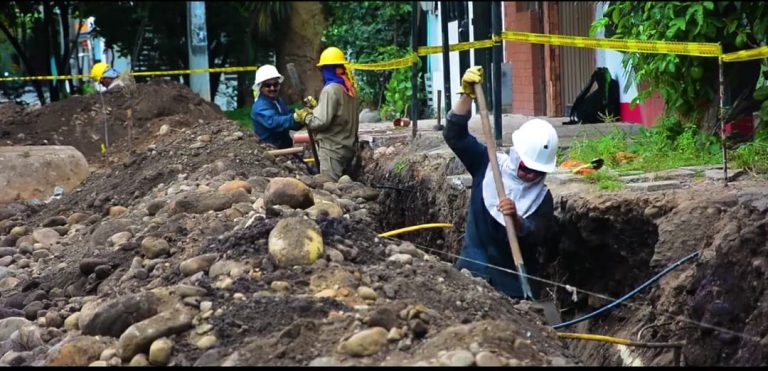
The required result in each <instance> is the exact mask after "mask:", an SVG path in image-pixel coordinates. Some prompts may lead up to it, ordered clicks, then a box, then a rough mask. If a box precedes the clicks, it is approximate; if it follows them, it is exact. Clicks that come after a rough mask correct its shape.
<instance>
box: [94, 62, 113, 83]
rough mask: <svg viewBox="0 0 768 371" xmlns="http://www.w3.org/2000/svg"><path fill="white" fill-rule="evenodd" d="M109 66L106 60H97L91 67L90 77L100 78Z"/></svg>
mask: <svg viewBox="0 0 768 371" xmlns="http://www.w3.org/2000/svg"><path fill="white" fill-rule="evenodd" d="M107 68H109V65H108V64H107V63H106V62H99V63H96V64H94V65H93V67H91V78H92V79H94V80H97V81H98V80H99V79H101V76H102V75H104V71H106V70H107Z"/></svg>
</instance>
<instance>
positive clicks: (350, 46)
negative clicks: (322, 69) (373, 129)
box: [323, 1, 411, 107]
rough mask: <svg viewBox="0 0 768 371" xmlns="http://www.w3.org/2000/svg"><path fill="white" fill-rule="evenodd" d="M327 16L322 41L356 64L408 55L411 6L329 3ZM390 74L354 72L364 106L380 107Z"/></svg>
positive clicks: (404, 4) (377, 3) (374, 3)
mask: <svg viewBox="0 0 768 371" xmlns="http://www.w3.org/2000/svg"><path fill="white" fill-rule="evenodd" d="M327 12H328V27H327V28H326V30H325V33H324V34H323V41H324V42H325V44H326V45H327V46H336V47H338V48H340V49H342V50H344V51H345V52H346V53H347V56H348V58H349V59H351V61H353V62H355V63H372V62H381V61H384V60H389V59H394V58H399V57H403V56H406V55H407V54H408V53H410V43H411V39H410V33H411V27H410V17H411V3H410V2H387V1H360V2H346V1H331V2H328V3H327ZM392 74H393V71H381V72H380V71H355V79H356V82H357V85H358V89H359V94H360V99H361V101H362V102H363V104H364V105H367V106H371V107H378V106H379V104H380V103H382V100H383V97H384V96H383V94H384V91H385V87H386V86H387V84H388V82H389V81H390V78H391V76H392ZM409 86H410V84H409ZM409 91H410V90H409ZM407 99H410V94H408V98H407Z"/></svg>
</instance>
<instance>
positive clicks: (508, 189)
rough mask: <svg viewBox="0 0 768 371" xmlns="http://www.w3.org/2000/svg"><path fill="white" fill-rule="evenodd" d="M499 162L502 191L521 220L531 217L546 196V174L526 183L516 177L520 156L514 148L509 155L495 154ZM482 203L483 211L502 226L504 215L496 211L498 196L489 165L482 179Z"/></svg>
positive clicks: (489, 164)
mask: <svg viewBox="0 0 768 371" xmlns="http://www.w3.org/2000/svg"><path fill="white" fill-rule="evenodd" d="M496 158H497V160H498V162H499V171H500V172H501V179H502V182H503V183H504V191H505V193H506V195H507V197H509V198H510V199H511V200H512V201H514V202H515V207H516V208H517V213H518V214H520V216H522V217H523V218H525V217H527V216H528V215H531V214H532V213H533V212H534V211H536V208H537V207H539V205H540V204H541V201H543V200H544V196H546V194H547V186H546V184H544V179H545V178H546V174H545V175H544V176H542V177H541V178H539V179H537V180H536V181H534V182H531V183H526V182H524V181H522V180H521V179H520V178H518V177H517V167H518V165H519V164H520V156H519V155H518V154H517V151H515V148H514V147H511V148H510V149H509V154H508V155H507V154H505V153H502V152H498V153H496ZM483 201H484V203H485V209H486V210H488V212H489V213H490V214H491V216H493V218H494V219H496V221H497V222H499V223H500V224H501V225H504V214H502V213H501V211H498V210H497V209H496V206H498V204H499V196H498V194H497V193H496V183H495V182H494V180H493V171H492V170H491V163H490V162H489V163H488V168H486V170H485V178H484V179H483Z"/></svg>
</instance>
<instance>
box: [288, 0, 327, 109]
mask: <svg viewBox="0 0 768 371" xmlns="http://www.w3.org/2000/svg"><path fill="white" fill-rule="evenodd" d="M291 8H292V9H291V13H290V14H291V15H290V19H289V22H288V25H287V30H286V31H285V33H284V37H283V38H282V39H281V40H280V45H278V47H277V51H276V59H277V66H276V67H277V69H278V71H282V72H283V74H286V73H287V71H286V67H285V66H286V64H288V63H293V64H294V65H295V66H296V72H297V73H298V74H299V78H300V79H301V82H302V84H303V85H304V89H305V91H304V95H305V96H306V95H311V96H313V97H317V96H318V95H319V94H320V90H322V88H323V76H322V74H321V73H320V70H319V69H318V68H317V67H316V66H315V65H316V64H317V60H318V58H319V57H320V53H321V52H322V51H323V50H322V47H323V45H322V36H323V30H324V29H325V26H326V24H327V21H326V19H325V16H324V15H323V14H324V13H323V6H322V4H321V3H320V2H319V1H307V2H303V1H292V2H291ZM281 94H282V96H283V98H284V99H285V100H286V101H287V102H288V103H295V102H301V100H302V98H303V97H302V95H301V92H299V91H298V89H297V88H296V86H294V83H293V82H292V81H291V79H290V78H286V79H285V81H284V82H283V86H282V88H281Z"/></svg>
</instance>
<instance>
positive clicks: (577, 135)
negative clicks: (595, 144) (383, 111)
mask: <svg viewBox="0 0 768 371" xmlns="http://www.w3.org/2000/svg"><path fill="white" fill-rule="evenodd" d="M531 118H535V117H533V116H525V115H517V114H503V115H502V116H501V125H502V133H503V134H502V145H504V146H509V145H511V144H512V132H513V131H515V130H516V129H517V128H519V127H520V126H521V125H522V124H523V123H524V122H526V121H528V120H529V119H531ZM538 118H540V119H543V120H546V121H548V122H550V123H551V124H552V125H553V126H554V127H555V130H557V133H558V135H559V136H560V147H568V146H570V145H571V142H572V141H573V140H574V139H583V138H590V139H594V138H599V137H601V136H603V135H606V134H608V133H610V132H611V131H612V130H614V128H618V129H621V130H624V131H626V132H628V133H636V132H637V131H638V130H639V128H640V127H642V125H640V124H631V123H622V122H620V123H610V124H587V125H563V124H562V123H563V122H565V121H568V118H566V117H538ZM490 120H491V126H493V116H491V117H490ZM436 123H437V120H435V119H426V120H419V121H418V134H419V136H441V133H440V132H439V131H435V130H434V129H433V128H434V126H435V124H436ZM443 124H445V121H444V120H443ZM469 126H470V132H471V133H472V134H473V135H475V136H477V138H478V139H479V140H480V141H483V140H482V137H483V128H482V124H481V120H480V115H475V116H474V117H472V119H470V121H469ZM411 133H412V128H411V127H405V128H403V127H395V126H394V125H393V124H392V122H391V121H382V122H378V123H360V136H361V139H363V140H366V136H371V137H372V138H376V139H375V140H379V141H380V140H385V139H390V140H394V141H403V140H408V138H410V136H411ZM403 137H404V138H403Z"/></svg>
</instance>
